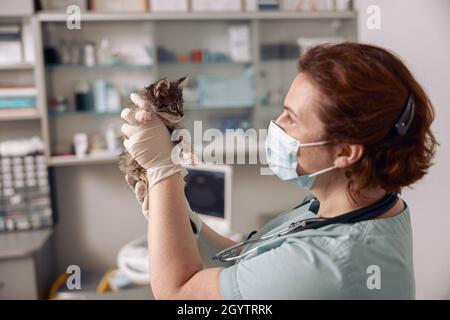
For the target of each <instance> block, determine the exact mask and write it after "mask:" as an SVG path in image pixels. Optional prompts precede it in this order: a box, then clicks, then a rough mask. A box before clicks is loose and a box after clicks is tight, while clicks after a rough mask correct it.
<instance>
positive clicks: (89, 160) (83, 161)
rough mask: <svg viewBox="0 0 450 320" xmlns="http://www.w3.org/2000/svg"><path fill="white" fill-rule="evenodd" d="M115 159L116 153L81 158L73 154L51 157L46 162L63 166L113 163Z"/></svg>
mask: <svg viewBox="0 0 450 320" xmlns="http://www.w3.org/2000/svg"><path fill="white" fill-rule="evenodd" d="M117 161H118V155H114V154H104V155H86V156H85V157H83V158H79V157H77V156H75V155H67V156H53V157H51V158H50V160H49V162H48V165H49V166H51V167H64V166H79V165H90V164H105V163H115V162H117Z"/></svg>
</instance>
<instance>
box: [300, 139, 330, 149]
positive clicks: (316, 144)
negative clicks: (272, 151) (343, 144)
mask: <svg viewBox="0 0 450 320" xmlns="http://www.w3.org/2000/svg"><path fill="white" fill-rule="evenodd" d="M330 142H331V141H319V142H310V143H300V144H299V145H298V146H299V148H308V147H315V146H321V145H324V144H327V143H330Z"/></svg>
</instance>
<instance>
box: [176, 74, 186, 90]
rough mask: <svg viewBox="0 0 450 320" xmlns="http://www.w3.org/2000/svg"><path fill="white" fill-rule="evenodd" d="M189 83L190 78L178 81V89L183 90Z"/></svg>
mask: <svg viewBox="0 0 450 320" xmlns="http://www.w3.org/2000/svg"><path fill="white" fill-rule="evenodd" d="M187 82H188V77H187V76H185V77H183V78H180V79H178V81H177V84H178V88H179V89H183V88H184V87H185V86H186V85H187Z"/></svg>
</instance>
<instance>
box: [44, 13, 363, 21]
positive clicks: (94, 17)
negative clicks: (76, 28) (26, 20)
mask: <svg viewBox="0 0 450 320" xmlns="http://www.w3.org/2000/svg"><path fill="white" fill-rule="evenodd" d="M37 17H38V20H39V21H42V22H66V19H67V14H66V13H64V12H50V11H42V12H40V13H39V14H38V15H37ZM353 18H356V12H355V11H311V12H307V11H305V12H288V11H286V12H283V11H273V12H180V13H178V12H177V13H175V12H174V13H151V12H142V13H115V12H114V13H97V12H86V13H82V21H154V20H278V19H280V20H282V19H353Z"/></svg>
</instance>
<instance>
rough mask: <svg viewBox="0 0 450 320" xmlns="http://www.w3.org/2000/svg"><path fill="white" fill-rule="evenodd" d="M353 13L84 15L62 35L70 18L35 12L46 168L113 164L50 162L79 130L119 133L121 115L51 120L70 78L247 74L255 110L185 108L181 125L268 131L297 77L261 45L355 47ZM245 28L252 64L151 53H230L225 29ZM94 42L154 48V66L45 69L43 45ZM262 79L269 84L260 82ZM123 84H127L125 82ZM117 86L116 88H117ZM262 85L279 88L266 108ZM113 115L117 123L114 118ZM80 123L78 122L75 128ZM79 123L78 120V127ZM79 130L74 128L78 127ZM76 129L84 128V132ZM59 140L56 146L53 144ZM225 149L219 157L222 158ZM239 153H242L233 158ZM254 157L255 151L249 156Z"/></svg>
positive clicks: (139, 79)
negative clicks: (221, 120)
mask: <svg viewBox="0 0 450 320" xmlns="http://www.w3.org/2000/svg"><path fill="white" fill-rule="evenodd" d="M356 16H357V15H356V12H354V11H318V12H282V11H280V12H239V13H233V12H230V13H193V12H189V13H120V14H119V13H93V12H87V13H82V21H81V30H73V31H70V30H67V29H66V28H65V22H66V18H67V15H66V14H65V13H63V12H40V13H38V14H36V21H37V26H36V28H35V30H36V31H35V32H36V36H37V37H38V40H37V46H38V48H39V53H38V60H37V63H36V73H37V77H38V81H37V83H38V84H39V88H38V89H39V92H40V93H41V94H40V99H39V105H40V108H39V109H40V110H42V111H43V112H42V125H43V134H42V135H43V137H44V140H45V143H46V146H47V148H46V151H47V154H46V155H47V157H48V159H49V160H48V163H49V165H50V166H55V167H56V166H73V165H87V164H98V163H114V162H116V161H117V157H116V156H114V155H111V156H105V157H103V158H97V157H91V156H87V157H85V158H83V159H80V158H77V157H75V156H52V152H53V151H54V150H55V148H57V147H58V146H57V145H58V143H60V142H63V143H66V144H67V143H68V142H69V141H71V138H72V136H73V134H74V133H75V132H77V131H86V132H88V133H89V132H90V130H92V129H95V130H102V129H104V128H105V126H106V125H107V124H110V123H115V124H116V125H117V126H120V124H121V121H120V118H119V117H118V114H106V115H103V114H96V113H84V112H83V113H78V112H72V113H69V114H64V115H59V114H49V110H48V106H47V102H46V101H48V99H49V98H50V97H51V96H53V95H59V94H62V95H71V94H72V93H71V87H72V86H73V83H74V81H75V79H85V80H86V81H90V80H92V79H95V78H96V77H99V76H102V75H103V77H105V78H106V77H107V78H108V80H110V81H117V82H118V83H119V85H120V84H123V83H125V82H127V81H128V84H129V83H131V82H132V81H133V82H135V84H136V86H137V87H142V86H144V85H148V84H149V83H151V82H154V81H156V80H157V79H159V78H161V77H168V78H169V79H177V78H179V77H181V76H184V75H186V74H188V75H189V76H194V77H195V76H196V75H199V74H207V75H222V74H233V73H237V72H242V71H243V70H245V68H251V69H252V70H253V71H254V74H255V75H256V77H255V88H256V92H255V94H256V97H257V99H256V103H255V104H254V105H251V106H238V107H233V108H231V107H207V106H206V107H203V106H202V107H199V106H196V105H189V103H186V107H185V111H186V112H185V115H186V117H185V126H186V127H187V128H188V129H190V130H191V129H192V123H193V121H195V120H202V121H203V123H204V125H203V127H204V129H207V128H208V127H215V126H217V121H216V120H215V117H218V116H220V115H227V114H237V115H241V116H242V117H249V120H250V124H251V126H252V127H254V128H256V129H259V128H266V127H267V124H268V121H269V120H270V119H273V118H274V117H276V115H277V114H278V113H280V112H281V106H282V101H281V99H282V97H283V95H284V94H285V93H286V92H287V89H288V87H289V84H290V82H291V81H292V79H293V77H294V76H295V74H296V72H297V70H296V59H286V60H279V59H271V60H263V59H261V56H260V45H261V44H264V43H274V42H277V41H278V42H279V41H284V42H295V39H297V38H299V37H342V38H344V39H346V40H350V41H356V40H357V33H356V30H357V28H356V25H357V21H356ZM235 24H245V25H247V26H248V27H249V29H250V34H251V61H250V62H243V63H241V62H233V61H226V62H212V63H192V62H189V63H183V64H179V63H173V62H159V61H158V53H157V50H156V48H157V47H159V46H163V47H167V48H170V49H172V50H175V51H176V52H179V53H186V52H188V51H189V50H192V49H193V48H198V47H201V48H203V49H211V50H219V51H224V50H226V48H227V28H228V27H229V26H230V25H235ZM83 37H85V38H86V39H88V40H91V41H92V40H94V41H97V42H98V40H99V39H100V38H102V37H112V38H114V39H115V40H117V42H116V43H115V44H119V43H120V41H123V42H124V44H123V45H124V46H126V44H127V43H130V42H131V43H137V42H139V40H145V41H147V42H149V43H150V44H151V46H152V48H153V50H152V52H153V56H152V60H153V64H152V65H128V64H127V65H107V66H103V65H95V66H91V67H87V66H82V65H58V64H57V65H45V64H44V58H43V50H44V46H45V45H46V44H48V43H49V42H50V43H53V44H55V43H57V42H58V41H59V40H60V39H64V38H68V40H71V39H77V40H80V39H82V38H83ZM262 74H266V75H267V77H266V78H263V77H262ZM124 80H126V81H124ZM114 84H115V83H114ZM266 86H276V87H277V88H278V89H277V90H278V91H279V96H280V98H279V99H278V100H275V101H270V102H266V103H263V102H262V101H261V95H262V91H263V90H265V89H267V88H266ZM115 115H117V117H115V118H114V117H113V116H115ZM80 117H83V118H82V119H83V121H82V122H80V121H79V120H80ZM75 119H76V120H75ZM76 124H78V127H77V125H76ZM81 125H82V126H83V127H81ZM55 138H58V140H59V141H55ZM227 152H229V150H224V153H227ZM234 152H235V154H239V152H240V151H234ZM251 152H257V150H253V151H250V153H251Z"/></svg>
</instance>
